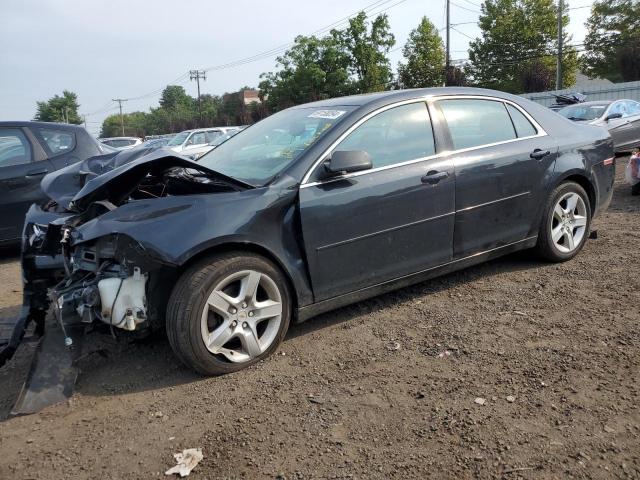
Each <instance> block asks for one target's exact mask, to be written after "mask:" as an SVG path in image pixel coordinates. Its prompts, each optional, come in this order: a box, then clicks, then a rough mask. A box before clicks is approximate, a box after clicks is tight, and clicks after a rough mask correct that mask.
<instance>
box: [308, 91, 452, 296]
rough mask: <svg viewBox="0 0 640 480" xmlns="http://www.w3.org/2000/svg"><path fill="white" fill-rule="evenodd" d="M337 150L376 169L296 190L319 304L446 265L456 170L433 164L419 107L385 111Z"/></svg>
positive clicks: (364, 122)
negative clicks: (357, 154) (367, 159)
mask: <svg viewBox="0 0 640 480" xmlns="http://www.w3.org/2000/svg"><path fill="white" fill-rule="evenodd" d="M337 150H364V151H366V152H367V153H369V155H371V157H372V163H373V168H372V169H371V170H366V171H363V172H357V173H351V174H347V175H344V176H342V177H338V178H336V179H331V180H319V181H313V179H314V177H312V178H311V180H312V181H311V182H310V183H306V184H303V185H302V186H301V188H300V216H301V219H302V231H303V237H304V245H305V250H306V254H307V260H308V263H309V269H310V274H311V282H312V286H313V291H314V296H315V299H316V301H320V300H324V299H327V298H331V297H335V296H338V295H341V294H344V293H348V292H351V291H356V290H359V289H362V288H366V287H369V286H372V285H376V284H379V283H383V282H386V281H389V280H391V279H395V278H398V277H401V276H403V275H408V274H411V273H414V272H418V271H420V270H424V269H427V268H430V267H433V266H436V265H440V264H443V263H446V262H449V261H450V260H451V256H452V239H453V221H454V215H453V213H454V212H453V210H454V184H455V181H454V177H453V165H452V163H451V161H449V160H441V159H438V158H436V157H435V144H434V136H433V131H432V127H431V121H430V117H429V113H428V110H427V106H426V104H425V103H424V102H412V103H409V104H404V105H399V106H393V107H391V108H389V107H387V108H386V109H383V110H382V111H379V112H377V113H376V114H375V115H373V116H371V117H367V119H366V120H361V123H360V124H356V125H355V126H354V127H353V128H352V131H351V132H350V133H348V135H347V136H346V137H344V138H343V139H342V140H341V141H340V142H339V143H338V144H337V145H336V146H335V147H334V148H333V149H332V151H337ZM330 154H331V151H330V152H329V155H328V156H330ZM328 156H325V157H324V158H327V157H328ZM317 168H318V169H319V168H322V166H321V165H320V166H318V167H317Z"/></svg>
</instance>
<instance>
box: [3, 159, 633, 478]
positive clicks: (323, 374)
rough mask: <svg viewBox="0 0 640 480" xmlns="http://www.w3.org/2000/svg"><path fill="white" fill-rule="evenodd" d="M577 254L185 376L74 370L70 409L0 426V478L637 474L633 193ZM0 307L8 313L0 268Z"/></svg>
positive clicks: (518, 262) (133, 363) (425, 295)
mask: <svg viewBox="0 0 640 480" xmlns="http://www.w3.org/2000/svg"><path fill="white" fill-rule="evenodd" d="M623 167H624V160H623V159H621V160H620V161H619V163H618V183H617V186H616V191H615V195H614V201H613V204H612V205H611V207H610V209H609V211H608V212H607V213H606V214H604V215H603V216H601V217H600V218H599V219H598V220H597V221H596V223H595V227H596V228H598V231H599V238H598V239H597V240H591V241H589V242H588V243H587V245H586V247H585V249H584V251H583V252H582V253H581V254H580V255H579V256H578V257H577V258H576V259H574V260H573V261H571V262H568V263H565V264H560V265H555V264H544V263H539V262H537V261H536V260H534V259H532V258H531V257H530V256H529V255H528V254H527V253H526V252H524V253H521V254H518V255H512V256H509V257H506V258H503V259H499V260H496V261H493V262H490V263H487V264H485V265H482V266H478V267H474V268H470V269H468V270H465V271H462V272H459V273H455V274H452V275H447V276H445V277H442V278H440V279H437V280H434V281H430V282H427V283H424V284H420V285H417V286H414V287H410V288H406V289H403V290H400V291H398V292H395V293H391V294H387V295H384V296H381V297H378V298H376V299H372V300H369V301H365V302H361V303H358V304H356V305H353V306H350V307H347V308H343V309H340V310H338V311H335V312H332V313H329V314H325V315H323V316H321V317H318V318H316V319H314V320H311V321H309V322H307V323H306V324H303V325H299V326H294V327H292V329H291V331H290V333H289V335H288V338H287V340H286V341H285V342H284V344H283V345H282V347H281V349H280V350H279V351H278V353H277V355H274V356H272V357H271V358H269V359H267V360H266V361H264V362H262V363H260V364H258V365H256V366H254V367H252V368H250V369H248V370H245V371H242V372H240V373H236V374H233V375H228V376H225V377H219V378H201V377H198V376H196V375H195V374H193V373H191V372H190V371H189V370H188V369H186V368H184V367H181V366H179V365H177V364H176V361H175V359H174V358H173V356H172V353H171V350H170V348H169V346H168V344H167V342H166V340H165V339H164V338H162V337H160V338H156V339H152V340H150V341H146V342H145V343H137V344H116V345H113V346H111V347H110V348H109V355H108V356H106V357H104V356H100V355H92V356H90V357H88V358H85V359H84V360H83V361H82V363H81V367H82V373H81V374H80V377H79V380H78V385H77V391H76V393H75V394H74V396H73V397H72V398H71V400H70V401H69V402H68V403H66V404H62V405H57V406H53V407H50V408H47V409H46V410H44V411H42V412H41V413H39V414H36V415H31V416H27V417H19V418H13V419H11V420H9V421H6V422H4V423H2V424H0V478H3V479H14V478H15V479H32V478H38V479H48V478H56V479H58V478H68V479H79V478H101V479H111V478H113V479H124V478H126V479H137V478H164V474H163V472H164V471H165V470H167V469H168V468H169V467H171V466H172V465H173V464H174V461H173V456H172V455H173V453H175V452H178V451H181V450H182V449H183V448H191V447H200V448H202V450H203V453H204V460H203V461H202V462H201V463H200V464H199V465H198V466H197V467H196V469H195V470H194V471H193V473H192V474H191V477H190V478H195V479H203V478H209V479H212V478H249V479H255V478H278V477H279V478H288V479H295V478H438V479H441V478H509V479H512V478H526V479H529V478H532V479H533V478H558V479H564V478H596V479H600V478H602V479H605V478H606V479H609V478H640V410H639V408H638V398H639V396H640V388H639V385H640V355H639V353H640V336H639V334H638V328H637V327H638V323H639V321H640V307H639V306H640V275H639V272H640V267H639V266H638V261H639V258H640V257H639V256H638V248H639V245H640V241H639V240H640V198H638V197H631V196H630V189H629V187H628V186H626V185H623V184H622V171H623ZM0 265H1V266H0V282H1V283H2V285H3V286H4V288H3V294H2V297H1V298H0V309H1V310H0V314H6V313H8V312H9V313H10V312H13V311H15V306H16V305H18V304H19V303H20V298H19V289H20V287H19V268H18V264H17V261H16V260H15V257H13V258H11V257H9V258H5V259H4V260H0Z"/></svg>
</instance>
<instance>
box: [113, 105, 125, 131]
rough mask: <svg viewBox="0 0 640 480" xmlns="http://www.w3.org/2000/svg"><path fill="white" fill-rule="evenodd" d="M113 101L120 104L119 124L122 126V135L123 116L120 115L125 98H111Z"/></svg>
mask: <svg viewBox="0 0 640 480" xmlns="http://www.w3.org/2000/svg"><path fill="white" fill-rule="evenodd" d="M112 100H113V101H114V102H118V105H120V126H121V127H122V136H123V137H124V117H123V116H122V102H126V101H127V99H126V98H113V99H112Z"/></svg>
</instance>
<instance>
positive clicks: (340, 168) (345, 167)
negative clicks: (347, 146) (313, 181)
mask: <svg viewBox="0 0 640 480" xmlns="http://www.w3.org/2000/svg"><path fill="white" fill-rule="evenodd" d="M372 167H373V164H372V163H371V155H369V154H368V153H367V152H365V151H364V150H343V151H337V152H333V153H332V154H331V158H329V159H328V160H327V161H325V162H324V169H325V171H326V172H327V174H328V176H334V175H342V174H345V173H353V172H360V171H362V170H369V169H370V168H372Z"/></svg>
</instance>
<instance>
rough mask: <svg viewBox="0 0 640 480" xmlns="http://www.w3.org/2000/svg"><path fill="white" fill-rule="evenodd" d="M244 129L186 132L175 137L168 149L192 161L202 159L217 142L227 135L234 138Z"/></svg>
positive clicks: (212, 129)
mask: <svg viewBox="0 0 640 480" xmlns="http://www.w3.org/2000/svg"><path fill="white" fill-rule="evenodd" d="M243 128H244V127H215V128H198V129H194V130H185V131H184V132H180V133H178V134H177V135H176V136H174V137H173V138H172V139H171V141H170V142H169V143H168V144H167V147H168V148H170V149H171V150H173V151H174V152H176V153H180V154H181V155H184V156H186V157H189V158H190V159H192V160H196V159H198V158H200V157H201V156H202V155H204V154H205V153H207V152H208V151H209V150H211V149H212V148H213V147H214V146H215V145H216V141H217V140H218V139H219V138H220V137H223V136H225V135H229V136H233V135H235V134H236V133H238V132H240V131H241V130H242V129H243Z"/></svg>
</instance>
